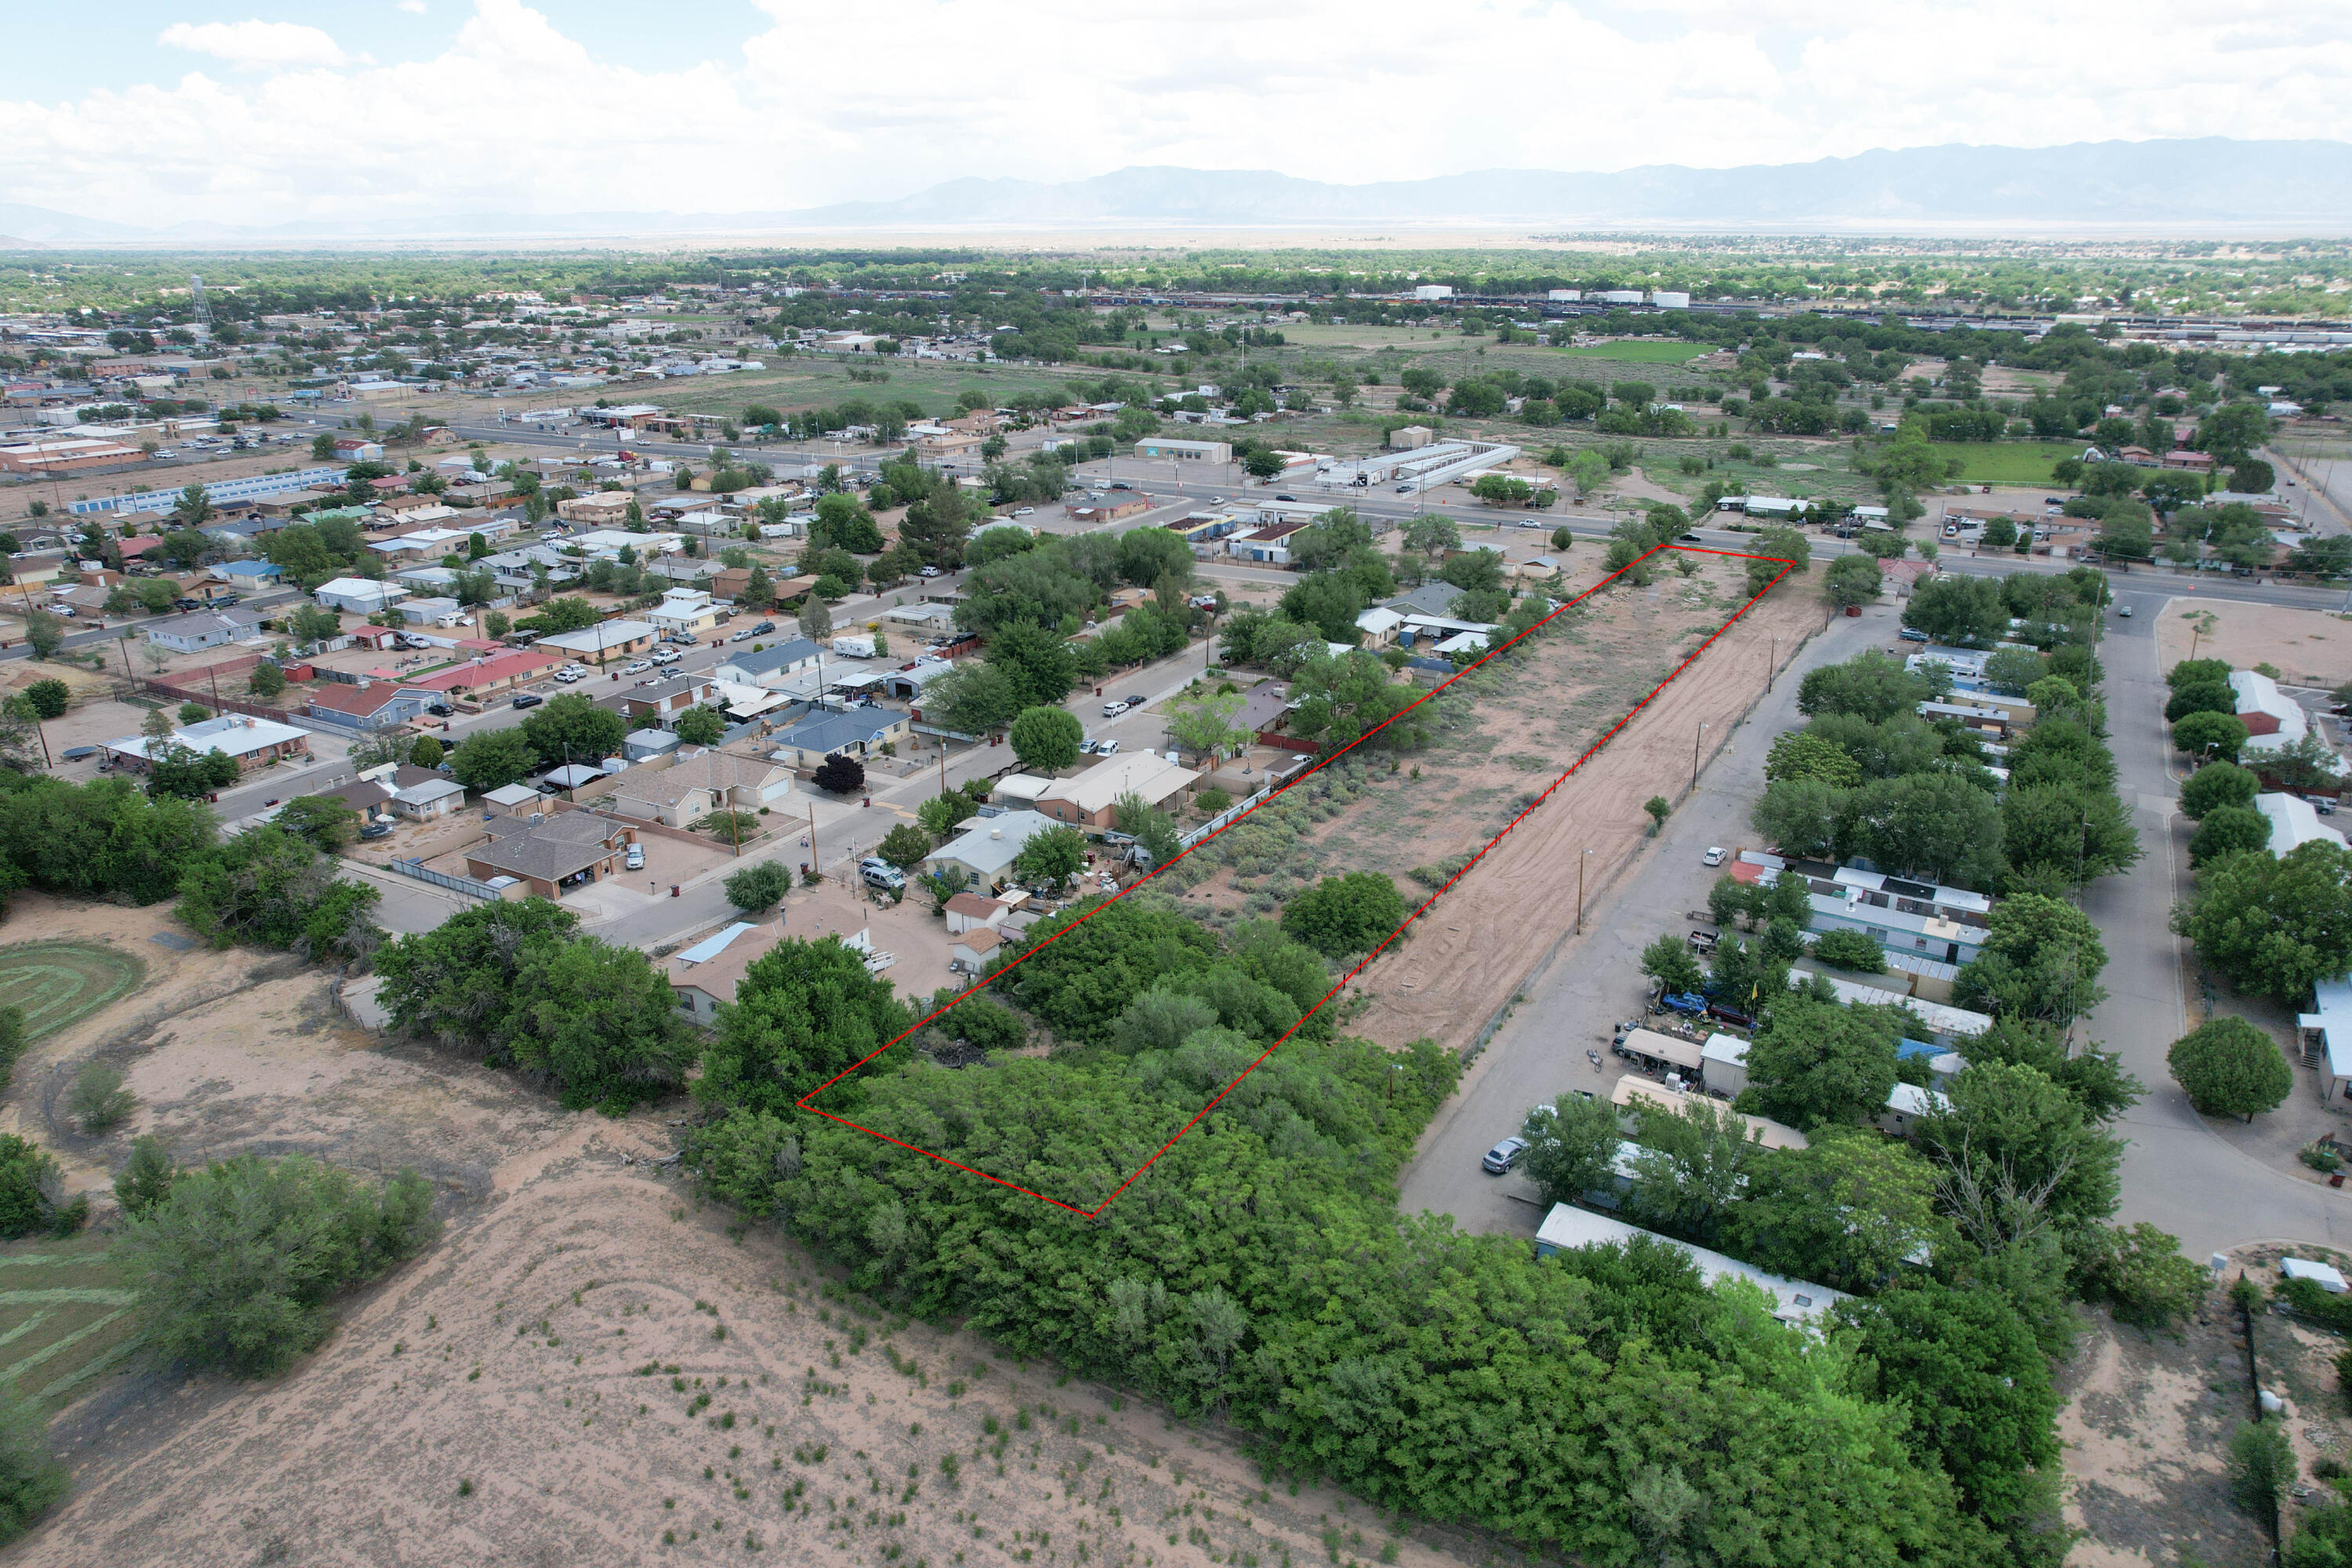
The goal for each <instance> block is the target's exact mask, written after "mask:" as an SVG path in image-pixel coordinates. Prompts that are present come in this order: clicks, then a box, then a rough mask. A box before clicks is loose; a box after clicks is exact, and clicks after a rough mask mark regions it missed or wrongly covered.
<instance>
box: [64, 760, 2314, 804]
mask: <svg viewBox="0 0 2352 1568" xmlns="http://www.w3.org/2000/svg"><path fill="white" fill-rule="evenodd" d="M103 749H104V748H102V747H99V746H68V747H67V748H66V749H65V750H64V751H62V752H58V761H59V762H61V763H78V762H80V761H81V760H82V759H83V758H85V757H94V756H96V755H98V753H99V752H100V751H101V750H103ZM2328 809H2330V810H2334V809H2335V808H2334V807H2332V806H2331V807H2329V808H2328Z"/></svg>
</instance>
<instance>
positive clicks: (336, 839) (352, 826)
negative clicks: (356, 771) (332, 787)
mask: <svg viewBox="0 0 2352 1568" xmlns="http://www.w3.org/2000/svg"><path fill="white" fill-rule="evenodd" d="M273 820H274V821H275V822H276V824H277V825H278V826H279V827H281V828H283V829H284V830H285V831H286V832H288V833H290V834H292V835H293V836H294V837H297V838H299V839H301V840H302V841H303V842H304V843H306V844H308V845H310V847H312V848H313V849H316V850H318V851H319V852H320V854H322V855H332V854H333V853H335V851H337V850H338V849H341V847H343V846H344V845H346V844H349V843H350V842H351V841H352V839H353V838H354V837H358V835H359V829H360V814H359V813H358V812H356V811H353V810H352V808H351V807H350V806H348V805H344V804H343V803H342V802H341V801H340V800H337V799H336V798H335V797H334V796H332V795H296V796H295V797H294V798H293V799H292V800H289V801H288V802H287V803H286V804H285V805H281V806H279V807H278V815H277V816H276V817H275V818H274V819H273Z"/></svg>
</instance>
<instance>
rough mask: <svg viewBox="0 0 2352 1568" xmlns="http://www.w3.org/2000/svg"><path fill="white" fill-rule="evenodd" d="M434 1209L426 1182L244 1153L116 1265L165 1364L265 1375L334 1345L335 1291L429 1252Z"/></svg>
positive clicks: (183, 1198) (134, 1233)
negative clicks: (131, 1284) (365, 1177)
mask: <svg viewBox="0 0 2352 1568" xmlns="http://www.w3.org/2000/svg"><path fill="white" fill-rule="evenodd" d="M432 1207H433V1191H432V1188H431V1186H430V1185H429V1184H427V1183H426V1182H425V1178H424V1177H422V1176H420V1175H418V1174H417V1173H415V1171H411V1170H404V1171H402V1172H400V1173H398V1174H397V1175H394V1177H393V1178H392V1179H391V1180H389V1181H388V1182H386V1183H385V1184H383V1186H382V1187H380V1188H377V1187H371V1186H369V1185H368V1184H365V1183H363V1182H362V1181H360V1180H358V1179H357V1178H355V1177H353V1176H352V1175H351V1174H350V1173H348V1172H344V1171H339V1170H336V1169H334V1168H333V1167H332V1166H329V1165H322V1164H320V1163H319V1162H317V1161H316V1160H313V1159H311V1158H310V1156H308V1155H306V1154H289V1155H287V1156H285V1157H284V1158H282V1159H278V1160H264V1159H261V1158H259V1157H257V1156H256V1155H252V1154H240V1155H238V1156H236V1158H234V1159H231V1160H228V1161H226V1162H224V1163H220V1164H215V1165H213V1166H211V1167H210V1168H208V1169H206V1170H204V1171H199V1172H191V1173H188V1174H187V1175H185V1176H184V1177H182V1178H181V1179H180V1180H179V1181H177V1182H175V1183H173V1185H172V1188H171V1192H170V1194H169V1195H168V1196H167V1197H165V1198H164V1199H163V1201H162V1202H161V1203H158V1204H156V1205H154V1206H153V1207H152V1208H150V1209H149V1210H148V1212H147V1213H146V1214H145V1215H142V1216H140V1217H138V1218H135V1219H132V1220H131V1221H130V1222H129V1223H128V1224H127V1226H125V1228H124V1232H123V1236H122V1238H121V1241H120V1242H118V1243H117V1244H116V1248H115V1257H116V1258H117V1259H118V1260H119V1261H120V1262H121V1266H122V1268H124V1270H125V1272H126V1273H127V1274H128V1275H129V1276H130V1278H131V1279H132V1280H133V1281H135V1289H137V1292H138V1310H139V1313H140V1316H141V1319H142V1332H143V1333H144V1335H145V1337H146V1339H147V1341H148V1342H149V1343H151V1344H152V1345H153V1346H154V1347H155V1348H156V1349H157V1350H158V1351H159V1352H162V1353H163V1355H164V1356H165V1357H166V1358H168V1359H170V1360H173V1361H179V1362H184V1363H188V1364H191V1365H194V1366H205V1367H211V1366H217V1367H222V1368H226V1370H228V1371H230V1372H234V1373H240V1374H243V1375H246V1376H258V1375H261V1374H264V1373H270V1372H274V1371H277V1370H278V1369H279V1368H282V1367H283V1366H285V1365H286V1364H287V1363H289V1362H291V1361H293V1360H294V1359H295V1358H297V1357H299V1356H300V1355H303V1354H305V1353H307V1352H309V1351H310V1349H311V1348H312V1347H313V1346H315V1345H317V1344H318V1342H320V1340H322V1339H324V1338H326V1335H327V1331H328V1328H329V1327H330V1325H331V1311H330V1303H331V1300H333V1298H334V1297H335V1296H336V1295H337V1294H338V1293H340V1292H341V1291H342V1290H344V1289H349V1288H350V1287H351V1286H353V1285H356V1284H358V1283H360V1282H361V1281H362V1280H365V1279H373V1278H374V1277H375V1276H376V1275H379V1274H382V1273H383V1272H384V1271H385V1270H387V1269H389V1268H392V1267H394V1265H395V1264H398V1263H399V1262H401V1261H402V1260H403V1259H404V1258H409V1257H412V1256H414V1255H415V1253H416V1252H417V1251H419V1250H421V1249H422V1248H423V1247H425V1245H426V1244H427V1243H428V1242H430V1241H431V1240H432V1239H433V1237H435V1236H436V1234H437V1233H438V1231H439V1225H438V1223H437V1222H436V1221H435V1220H434V1219H433V1217H432Z"/></svg>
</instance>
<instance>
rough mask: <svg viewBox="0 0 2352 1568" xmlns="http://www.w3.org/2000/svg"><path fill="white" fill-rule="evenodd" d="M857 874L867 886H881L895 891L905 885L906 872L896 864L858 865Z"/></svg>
mask: <svg viewBox="0 0 2352 1568" xmlns="http://www.w3.org/2000/svg"><path fill="white" fill-rule="evenodd" d="M857 875H858V876H859V878H861V879H863V880H864V881H865V883H866V886H867V887H869V888H883V889H888V890H889V891H891V892H894V893H895V892H897V891H898V889H901V888H903V887H905V886H906V885H907V874H906V873H905V872H904V871H901V870H899V869H898V867H896V866H889V865H883V866H860V867H859V868H857Z"/></svg>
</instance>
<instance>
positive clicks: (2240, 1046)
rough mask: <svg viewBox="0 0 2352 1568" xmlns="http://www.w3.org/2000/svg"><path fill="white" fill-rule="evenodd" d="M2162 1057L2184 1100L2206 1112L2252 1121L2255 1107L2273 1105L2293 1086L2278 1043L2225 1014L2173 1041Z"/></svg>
mask: <svg viewBox="0 0 2352 1568" xmlns="http://www.w3.org/2000/svg"><path fill="white" fill-rule="evenodd" d="M2164 1059H2165V1062H2166V1064H2167V1065H2168V1066H2169V1067H2170V1068H2172V1077H2173V1080H2174V1081H2175V1082H2177V1083H2179V1085H2180V1088H2181V1090H2182V1092H2183V1093H2185V1094H2187V1095H2188V1096H2189V1104H2191V1105H2193V1106H2195V1107H2196V1108H2197V1109H2198V1110H2200V1112H2202V1113H2203V1114H2205V1115H2207V1116H2234V1117H2237V1118H2238V1119H2239V1120H2240V1121H2252V1120H2253V1119H2254V1117H2255V1114H2256V1113H2257V1112H2260V1111H2264V1110H2277V1109H2278V1107H2279V1106H2280V1105H2281V1104H2282V1103H2284V1101H2285V1100H2286V1097H2287V1094H2288V1091H2289V1090H2291V1089H2294V1068H2291V1067H2290V1066H2288V1065H2287V1059H2286V1055H2285V1053H2284V1052H2283V1051H2281V1050H2280V1049H2279V1047H2278V1042H2277V1041H2275V1040H2273V1039H2272V1038H2271V1037H2270V1036H2269V1035H2267V1034H2265V1033H2263V1031H2262V1030H2261V1029H2259V1028H2257V1027H2255V1026H2253V1025H2252V1024H2251V1023H2248V1022H2247V1021H2246V1020H2245V1019H2243V1018H2240V1017H2235V1016H2231V1015H2229V1014H2226V1013H2225V1014H2217V1015H2216V1016H2213V1017H2210V1018H2208V1019H2207V1020H2205V1022H2203V1023H2202V1024H2200V1025H2199V1026H2197V1027H2195V1028H2193V1029H2191V1030H2189V1033H2187V1034H2185V1035H2183V1036H2181V1037H2180V1038H2179V1039H2177V1040H2175V1041H2173V1042H2172V1048H2171V1049H2170V1050H2169V1051H2168V1052H2167V1053H2166V1054H2165V1058H2164Z"/></svg>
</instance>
